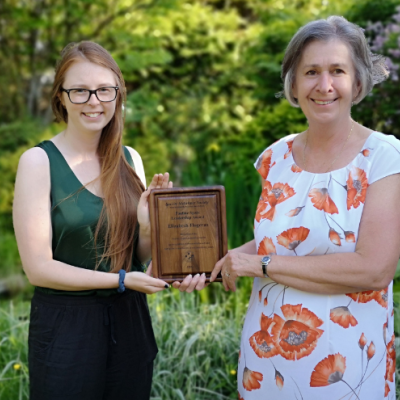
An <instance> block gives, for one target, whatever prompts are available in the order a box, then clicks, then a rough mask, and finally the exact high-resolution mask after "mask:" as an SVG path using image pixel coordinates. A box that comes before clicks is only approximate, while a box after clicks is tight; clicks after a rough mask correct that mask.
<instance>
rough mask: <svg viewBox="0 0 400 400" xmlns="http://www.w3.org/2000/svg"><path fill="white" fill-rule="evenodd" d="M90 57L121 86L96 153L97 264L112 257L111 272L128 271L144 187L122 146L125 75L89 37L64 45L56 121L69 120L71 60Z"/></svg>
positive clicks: (55, 104) (55, 88)
mask: <svg viewBox="0 0 400 400" xmlns="http://www.w3.org/2000/svg"><path fill="white" fill-rule="evenodd" d="M82 60H85V61H89V62H91V63H94V64H97V65H100V66H102V67H105V68H107V69H109V70H111V71H112V72H113V73H114V74H115V77H116V79H117V84H118V87H119V90H118V95H117V98H116V100H115V101H116V107H115V113H114V116H113V117H112V119H111V120H110V122H109V123H108V124H107V125H106V126H105V127H104V128H103V131H102V133H101V137H100V141H99V145H98V148H97V154H98V157H99V160H100V166H101V173H100V176H99V178H97V179H100V182H101V186H102V190H103V194H104V204H103V209H102V211H101V214H100V218H99V221H98V224H97V227H96V231H95V235H94V243H95V245H96V243H97V242H98V237H99V234H100V232H101V235H103V234H104V251H103V253H102V255H101V258H100V259H98V260H97V263H96V267H98V266H99V265H100V263H101V262H102V261H103V260H107V259H109V260H110V263H111V266H110V272H116V271H119V270H120V269H125V270H126V271H129V270H130V269H131V264H132V253H133V251H134V250H135V249H134V244H135V239H136V237H135V232H136V225H137V205H138V202H139V198H140V195H141V194H142V192H143V191H144V187H143V184H142V182H141V181H140V179H139V177H138V176H137V175H136V173H135V171H134V170H133V169H132V168H131V166H130V165H129V164H128V162H127V161H126V159H125V156H124V152H123V147H122V130H123V127H124V112H123V104H124V103H125V101H126V88H125V82H124V78H123V76H122V73H121V70H120V69H119V67H118V65H117V63H116V62H115V61H114V59H113V58H112V57H111V55H110V54H109V53H108V52H107V51H106V50H105V49H104V48H103V47H101V46H100V45H99V44H97V43H94V42H89V41H82V42H80V43H71V44H69V45H68V46H66V47H65V48H64V50H63V51H62V53H61V59H60V60H59V62H58V63H57V65H56V70H55V78H54V84H53V90H52V98H51V105H52V108H53V112H54V115H55V117H56V121H58V122H60V121H64V122H68V114H67V111H66V110H65V108H64V107H63V105H62V103H61V100H60V94H61V87H62V84H63V82H64V78H65V74H66V72H67V70H68V68H70V67H71V65H72V64H74V63H75V62H79V61H82Z"/></svg>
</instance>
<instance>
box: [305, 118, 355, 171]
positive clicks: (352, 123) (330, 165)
mask: <svg viewBox="0 0 400 400" xmlns="http://www.w3.org/2000/svg"><path fill="white" fill-rule="evenodd" d="M353 126H354V120H351V128H350V132H349V134H348V135H347V139H346V140H345V142H344V143H343V145H342V148H341V149H340V152H339V153H338V154H337V156H336V157H335V158H334V159H333V161H332V162H331V163H330V164H329V167H328V168H327V170H326V171H325V173H327V172H328V171H329V170H330V169H331V167H332V165H333V164H334V163H335V161H336V160H337V159H338V157H339V156H340V154H341V153H342V151H343V149H344V146H346V143H347V142H348V141H349V139H350V136H351V134H352V132H353ZM307 143H308V129H307V130H306V143H305V145H304V147H303V165H304V168H303V170H306V171H307V160H306V148H307ZM324 164H325V163H324ZM324 164H322V165H324Z"/></svg>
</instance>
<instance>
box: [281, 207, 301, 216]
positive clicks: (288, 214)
mask: <svg viewBox="0 0 400 400" xmlns="http://www.w3.org/2000/svg"><path fill="white" fill-rule="evenodd" d="M303 208H304V206H302V207H296V208H294V209H293V210H290V211H289V212H287V213H286V214H285V215H287V216H288V217H295V216H296V215H299V214H300V213H301V211H302V210H303Z"/></svg>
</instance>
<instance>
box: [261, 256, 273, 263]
mask: <svg viewBox="0 0 400 400" xmlns="http://www.w3.org/2000/svg"><path fill="white" fill-rule="evenodd" d="M270 259H271V257H270V256H265V257H263V258H262V259H261V262H262V263H268V262H269V260H270Z"/></svg>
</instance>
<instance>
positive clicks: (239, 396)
mask: <svg viewBox="0 0 400 400" xmlns="http://www.w3.org/2000/svg"><path fill="white" fill-rule="evenodd" d="M238 400H244V399H243V397H242V396H241V395H240V393H239V392H238Z"/></svg>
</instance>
